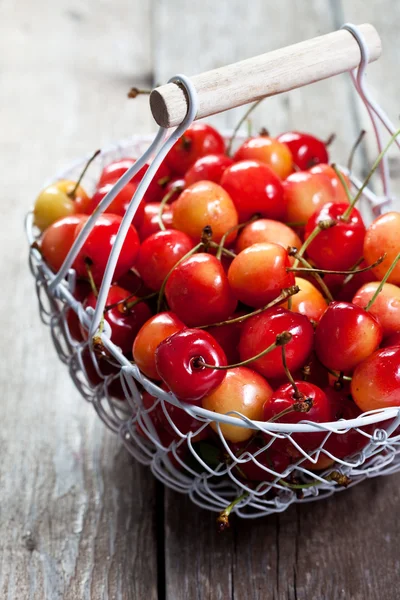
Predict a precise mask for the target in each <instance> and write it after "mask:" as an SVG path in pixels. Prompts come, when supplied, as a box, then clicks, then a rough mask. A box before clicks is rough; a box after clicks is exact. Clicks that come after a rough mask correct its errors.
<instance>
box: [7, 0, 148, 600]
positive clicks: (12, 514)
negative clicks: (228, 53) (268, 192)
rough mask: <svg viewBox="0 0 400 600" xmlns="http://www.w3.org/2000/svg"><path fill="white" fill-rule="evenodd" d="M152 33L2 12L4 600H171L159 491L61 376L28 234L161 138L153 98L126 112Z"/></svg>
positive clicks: (126, 6)
mask: <svg viewBox="0 0 400 600" xmlns="http://www.w3.org/2000/svg"><path fill="white" fill-rule="evenodd" d="M149 24H150V2H147V1H145V2H140V3H138V2H134V3H132V2H128V1H126V0H116V1H115V2H113V3H112V4H111V3H101V4H99V3H97V2H86V3H80V4H79V3H78V4H76V5H71V3H70V2H67V1H65V0H62V1H61V2H56V3H54V2H49V1H46V0H40V1H38V2H35V4H34V6H33V5H32V3H31V2H29V1H28V0H25V1H21V2H18V3H14V2H7V3H2V4H1V7H0V72H1V79H2V93H1V97H0V121H1V124H0V128H1V132H2V134H1V140H0V154H1V157H2V168H1V174H2V186H1V188H2V198H3V206H4V208H5V215H6V216H5V218H4V219H3V220H2V225H3V226H2V234H1V236H0V245H1V255H2V257H3V261H2V265H1V270H2V278H3V281H5V282H7V283H6V288H7V293H6V294H4V295H2V298H1V300H0V302H1V311H0V314H1V317H0V327H1V331H2V334H1V342H0V344H1V356H2V360H1V361H0V382H1V391H2V393H1V397H0V406H1V414H2V424H1V428H0V448H1V457H2V460H1V464H0V497H1V502H0V539H1V544H0V597H1V598H9V599H11V598H12V599H16V600H25V599H29V600H45V599H46V600H47V599H48V600H56V599H57V598H65V599H68V600H78V599H79V600H82V599H91V598H93V599H96V600H99V599H100V598H105V599H107V598H108V599H111V598H116V599H117V598H119V599H122V598H123V599H124V600H125V599H136V598H137V599H139V598H140V599H142V598H150V599H155V598H156V597H157V551H156V550H157V549H156V531H155V529H156V517H155V505H154V502H155V482H154V480H153V477H152V475H151V474H150V472H149V471H148V470H147V469H142V468H141V467H140V466H138V465H136V464H133V462H132V461H131V459H130V457H129V455H128V454H127V453H126V451H125V450H124V449H123V448H122V446H121V444H120V442H119V440H118V439H117V437H116V436H114V435H113V434H111V433H109V432H108V431H106V429H105V428H104V426H103V424H102V423H101V422H100V421H99V420H98V417H97V415H96V414H95V413H94V411H93V410H92V408H91V407H90V406H87V405H85V403H84V402H83V401H82V399H80V397H79V395H78V393H77V391H76V389H75V388H74V386H73V384H72V382H71V381H70V380H69V377H68V374H67V372H66V370H65V367H64V366H63V365H61V363H59V361H58V359H57V357H56V354H55V352H54V350H53V349H52V347H51V341H50V336H49V331H48V330H47V329H45V327H44V326H43V325H41V323H40V322H39V317H38V312H37V303H36V298H35V292H34V286H33V280H32V279H31V277H30V274H29V273H28V267H27V246H26V241H25V239H24V236H23V233H22V229H23V217H24V213H25V212H26V210H27V209H28V207H29V205H30V203H31V202H32V200H33V197H34V195H35V194H36V193H37V192H38V190H39V188H40V186H41V185H42V182H43V181H44V180H45V179H47V178H49V177H50V176H51V174H52V173H54V172H56V171H57V169H58V168H59V167H60V166H61V165H63V164H65V163H66V162H68V161H69V160H71V159H75V158H76V157H77V156H80V155H82V154H84V153H88V152H90V151H91V150H92V149H95V148H97V147H99V146H101V145H102V144H103V143H107V142H108V141H111V140H113V141H114V140H115V139H118V138H122V137H127V136H129V135H130V134H131V133H137V132H139V131H146V132H148V131H149V129H150V125H151V122H150V114H149V111H148V110H147V101H146V99H139V101H138V102H137V103H136V104H132V102H130V101H129V100H127V99H126V92H127V90H128V89H129V87H130V86H131V85H132V84H133V83H135V82H136V81H139V82H142V83H146V82H148V81H149V80H150V79H151V58H150V44H149V41H150V35H149ZM147 115H148V116H147ZM28 532H31V533H28Z"/></svg>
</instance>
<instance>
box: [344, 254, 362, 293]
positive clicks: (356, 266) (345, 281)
mask: <svg viewBox="0 0 400 600" xmlns="http://www.w3.org/2000/svg"><path fill="white" fill-rule="evenodd" d="M363 260H364V257H363V256H361V258H359V259H358V261H357V262H356V263H355V264H354V265H353V266H352V267H351V269H350V271H351V273H349V275H347V277H345V278H344V279H343V284H342V287H343V286H344V285H346V283H349V281H351V280H352V279H353V277H354V275H357V273H358V271H359V269H358V267H359V266H360V265H361V263H362V262H363Z"/></svg>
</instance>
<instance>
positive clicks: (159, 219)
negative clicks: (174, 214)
mask: <svg viewBox="0 0 400 600" xmlns="http://www.w3.org/2000/svg"><path fill="white" fill-rule="evenodd" d="M182 189H183V188H182V187H181V186H180V185H177V186H174V187H173V188H172V189H170V190H169V192H167V193H166V194H165V196H164V198H163V199H162V200H161V202H160V206H159V209H158V214H157V222H158V226H159V228H160V229H161V231H165V230H166V227H165V225H164V223H163V220H162V216H163V212H164V208H165V205H166V204H167V202H168V201H169V200H170V199H171V198H172V196H173V195H174V194H175V192H178V191H181V190H182Z"/></svg>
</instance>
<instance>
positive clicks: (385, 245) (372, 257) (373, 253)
mask: <svg viewBox="0 0 400 600" xmlns="http://www.w3.org/2000/svg"><path fill="white" fill-rule="evenodd" d="M399 230H400V213H398V212H394V211H393V212H389V213H386V214H384V215H381V216H379V217H377V218H376V219H375V221H374V222H373V223H372V224H371V225H370V226H369V227H368V229H367V232H366V234H365V239H364V258H365V260H366V262H367V264H368V265H372V264H374V263H375V262H376V261H377V260H378V258H380V257H381V256H382V254H383V253H384V252H385V253H386V257H385V260H383V261H382V262H381V263H380V264H379V265H377V266H376V267H374V269H373V270H372V271H373V273H374V275H375V277H376V278H377V279H383V277H384V275H385V273H386V271H387V270H388V269H389V267H390V266H391V264H392V263H393V261H394V259H395V258H396V256H397V254H398V253H399V252H400V236H399ZM387 281H388V283H394V284H396V285H400V262H398V263H397V265H396V266H395V268H394V269H393V271H392V273H391V274H390V277H389V279H388V280H387Z"/></svg>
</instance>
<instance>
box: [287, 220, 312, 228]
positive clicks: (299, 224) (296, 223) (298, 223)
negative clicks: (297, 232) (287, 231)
mask: <svg viewBox="0 0 400 600" xmlns="http://www.w3.org/2000/svg"><path fill="white" fill-rule="evenodd" d="M285 225H287V226H288V227H305V226H306V225H307V221H292V222H290V223H285Z"/></svg>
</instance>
